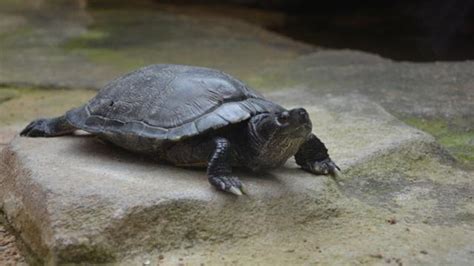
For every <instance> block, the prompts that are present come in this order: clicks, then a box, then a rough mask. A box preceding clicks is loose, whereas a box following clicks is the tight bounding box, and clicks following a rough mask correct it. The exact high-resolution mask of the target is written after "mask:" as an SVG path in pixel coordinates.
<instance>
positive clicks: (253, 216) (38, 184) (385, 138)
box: [0, 92, 436, 263]
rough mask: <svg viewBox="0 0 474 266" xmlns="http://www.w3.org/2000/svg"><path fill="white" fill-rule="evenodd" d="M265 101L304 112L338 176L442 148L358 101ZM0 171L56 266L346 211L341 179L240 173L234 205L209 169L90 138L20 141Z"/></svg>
mask: <svg viewBox="0 0 474 266" xmlns="http://www.w3.org/2000/svg"><path fill="white" fill-rule="evenodd" d="M270 98H272V99H275V100H277V101H279V102H282V103H287V104H286V106H288V107H289V106H292V105H293V104H294V103H296V102H300V103H303V107H305V108H306V109H307V110H308V111H309V113H310V116H311V117H312V119H313V121H314V124H315V126H314V128H315V132H316V134H317V135H318V136H320V138H321V139H322V140H323V141H324V142H326V144H327V145H328V147H329V150H330V153H331V156H332V158H333V159H334V160H335V161H336V162H338V163H339V164H340V166H341V167H342V168H343V169H349V168H352V167H356V166H357V165H361V164H363V163H364V162H365V161H367V160H371V161H373V160H376V158H377V157H380V156H383V155H384V154H390V153H394V152H396V151H398V152H400V150H405V151H406V152H400V154H407V153H408V154H409V153H410V149H411V148H412V147H413V146H416V147H417V149H418V150H420V149H421V150H423V149H426V151H428V152H432V147H433V146H436V144H435V142H434V140H433V138H432V137H431V136H429V135H426V134H425V133H423V132H420V131H418V130H415V129H413V128H410V127H408V126H406V125H404V124H403V123H401V122H399V121H398V120H396V119H395V118H394V117H393V116H391V115H389V114H388V113H386V112H385V111H384V110H383V109H382V108H380V107H379V106H377V105H376V104H373V103H371V102H370V101H368V100H367V99H365V98H362V97H360V96H358V95H350V96H347V97H337V98H332V97H318V96H316V95H312V94H311V93H305V92H298V93H294V92H280V93H276V94H272V95H270ZM303 98H304V99H303ZM410 159H411V158H410V157H409V156H408V157H406V158H400V160H410ZM0 161H1V162H2V165H1V166H0V167H1V168H2V169H1V171H0V173H1V174H0V183H1V187H0V200H1V207H2V209H3V210H4V211H5V213H6V214H7V216H8V218H9V220H10V222H11V223H12V225H13V226H14V227H15V228H16V230H17V231H19V232H20V234H21V236H22V238H23V239H24V241H25V242H26V243H27V244H28V245H29V246H30V247H31V248H32V250H33V251H34V252H36V253H37V254H38V255H40V256H41V257H43V258H46V259H45V260H46V261H47V262H50V263H58V262H110V261H120V260H121V259H122V258H124V257H126V256H128V255H136V254H140V253H142V252H146V251H149V250H153V249H155V250H156V249H158V250H162V251H166V250H172V249H175V248H179V247H186V246H189V245H198V244H199V243H207V242H225V241H227V240H231V239H236V238H237V239H242V238H246V237H249V236H254V235H259V234H265V232H266V230H268V229H269V228H271V230H275V229H278V228H281V229H284V228H288V227H290V226H292V225H293V224H295V223H302V222H304V221H306V220H314V219H331V218H332V217H335V216H337V215H338V213H340V212H341V211H344V206H341V205H340V204H339V203H338V199H339V198H340V197H341V194H340V193H339V191H338V190H337V187H336V185H335V182H334V180H332V179H331V178H329V177H326V176H313V175H310V174H307V173H305V172H303V171H300V170H298V169H296V165H295V164H294V162H292V161H290V162H288V163H287V165H286V167H284V168H281V169H277V170H275V171H272V172H270V173H268V174H266V175H264V176H256V175H255V174H252V173H247V172H240V173H239V176H240V177H241V178H242V181H243V182H245V184H246V186H247V188H248V191H249V196H248V197H247V196H244V197H239V198H237V197H233V196H231V195H226V194H223V193H220V192H217V191H215V190H214V189H212V188H211V187H210V185H209V184H208V182H207V179H206V177H205V172H204V171H202V170H189V169H180V168H176V167H173V166H168V165H163V164H157V163H155V162H153V161H151V160H150V159H147V158H142V157H139V156H136V155H134V154H130V153H128V152H125V151H123V150H120V149H118V148H114V147H110V146H108V145H105V144H103V143H101V142H99V141H97V140H96V139H95V138H93V137H85V136H71V137H61V138H49V139H45V138H43V139H41V138H38V139H29V138H16V139H14V140H13V141H12V142H11V143H10V144H9V145H8V146H7V147H6V148H5V149H4V150H3V151H2V153H1V157H0ZM345 178H350V177H349V176H348V177H345Z"/></svg>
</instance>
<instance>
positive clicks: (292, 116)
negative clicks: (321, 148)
mask: <svg viewBox="0 0 474 266" xmlns="http://www.w3.org/2000/svg"><path fill="white" fill-rule="evenodd" d="M250 123H251V126H252V128H253V131H254V132H255V133H256V135H258V137H259V138H261V139H270V138H275V137H278V138H306V137H307V136H308V135H309V134H310V133H311V129H312V124H311V120H310V119H309V115H308V112H306V110H305V109H303V108H295V109H291V110H289V111H283V112H278V113H266V114H260V115H257V116H255V117H254V118H253V119H251V121H250Z"/></svg>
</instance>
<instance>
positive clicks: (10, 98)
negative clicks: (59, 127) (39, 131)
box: [0, 87, 97, 127]
mask: <svg viewBox="0 0 474 266" xmlns="http://www.w3.org/2000/svg"><path fill="white" fill-rule="evenodd" d="M96 93H97V92H96V91H93V90H74V89H54V90H53V89H38V88H13V87H2V88H0V127H3V126H10V125H14V124H18V123H25V122H27V121H30V120H33V119H36V118H40V117H50V116H58V115H62V114H64V113H65V112H66V111H67V110H69V109H71V108H73V107H77V106H80V105H82V104H84V103H85V102H86V101H87V100H89V99H90V98H91V97H92V96H94V95H95V94H96ZM2 98H3V99H6V100H4V101H3V102H2V101H1V99H2Z"/></svg>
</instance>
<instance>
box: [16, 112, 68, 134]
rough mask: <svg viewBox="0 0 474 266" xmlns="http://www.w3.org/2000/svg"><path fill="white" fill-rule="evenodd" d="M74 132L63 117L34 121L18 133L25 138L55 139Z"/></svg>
mask: <svg viewBox="0 0 474 266" xmlns="http://www.w3.org/2000/svg"><path fill="white" fill-rule="evenodd" d="M74 130H76V128H75V127H74V126H72V125H71V124H70V123H69V122H68V121H67V119H66V117H64V116H60V117H55V118H49V119H48V118H42V119H38V120H34V121H33V122H31V123H30V124H29V125H28V126H26V127H25V129H23V130H22V131H21V132H20V136H25V137H56V136H62V135H68V134H72V133H73V132H74Z"/></svg>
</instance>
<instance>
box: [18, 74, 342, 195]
mask: <svg viewBox="0 0 474 266" xmlns="http://www.w3.org/2000/svg"><path fill="white" fill-rule="evenodd" d="M77 129H82V130H85V131H87V132H89V133H92V134H95V135H98V136H99V137H100V138H103V139H105V140H107V141H109V142H112V143H114V144H115V145H118V146H121V147H123V148H125V149H128V150H130V151H134V152H140V153H146V154H149V155H150V156H154V157H157V158H159V159H161V160H165V161H168V162H171V163H173V164H175V165H178V166H203V167H207V175H208V178H209V182H210V183H211V184H212V185H213V186H215V187H216V188H217V189H219V190H222V191H227V192H231V193H234V194H237V195H240V194H242V192H245V190H244V187H243V186H242V183H241V182H240V180H239V179H238V178H237V177H235V176H233V175H232V167H246V168H249V169H251V170H254V171H261V170H264V169H269V168H275V167H279V166H281V165H283V164H284V163H285V162H286V161H287V160H288V159H289V158H290V157H292V156H294V157H295V159H296V162H297V164H298V165H300V166H301V167H302V169H303V170H306V171H309V172H312V173H314V174H331V175H335V174H337V173H338V170H339V168H338V167H337V165H336V164H335V163H334V162H333V161H332V160H331V159H330V158H329V155H328V152H327V149H326V147H325V146H324V144H323V143H322V142H321V141H320V140H319V139H318V138H317V137H316V136H315V135H314V134H312V133H311V129H312V124H311V120H310V119H309V116H308V113H307V112H306V111H305V110H304V109H303V108H295V109H292V110H286V109H285V108H283V107H282V106H280V105H278V104H276V103H273V102H271V101H269V100H267V99H265V98H264V97H263V96H262V95H260V94H259V93H257V92H256V91H254V90H253V89H251V88H249V87H247V86H246V85H245V84H244V83H242V82H241V81H239V80H237V79H235V78H233V77H231V76H230V75H228V74H226V73H223V72H221V71H218V70H214V69H210V68H204V67H193V66H183V65H151V66H148V67H144V68H141V69H139V70H137V71H134V72H132V73H129V74H127V75H124V76H122V77H120V78H118V79H115V80H113V81H111V82H110V83H109V84H107V85H106V86H105V87H104V88H103V89H102V90H100V91H99V93H98V94H97V95H96V96H95V97H94V98H92V99H91V100H90V101H89V102H88V103H86V104H85V105H83V106H81V107H78V108H75V109H72V110H69V111H68V112H66V114H65V115H63V116H60V117H55V118H50V119H38V120H35V121H33V122H31V123H30V124H29V125H28V126H27V127H26V128H25V129H24V130H23V131H22V132H21V133H20V135H21V136H28V137H54V136H61V135H68V134H72V133H73V132H74V131H75V130H77Z"/></svg>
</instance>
